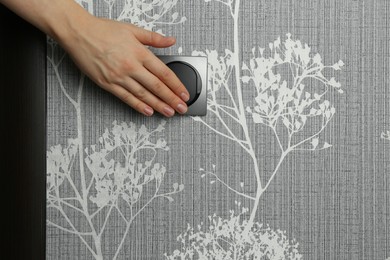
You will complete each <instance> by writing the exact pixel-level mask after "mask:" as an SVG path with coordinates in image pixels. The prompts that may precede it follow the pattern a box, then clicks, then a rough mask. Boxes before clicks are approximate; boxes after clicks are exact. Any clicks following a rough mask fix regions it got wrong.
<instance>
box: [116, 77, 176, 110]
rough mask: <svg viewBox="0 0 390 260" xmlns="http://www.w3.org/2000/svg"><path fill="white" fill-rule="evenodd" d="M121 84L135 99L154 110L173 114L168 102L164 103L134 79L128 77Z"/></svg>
mask: <svg viewBox="0 0 390 260" xmlns="http://www.w3.org/2000/svg"><path fill="white" fill-rule="evenodd" d="M121 85H122V86H123V87H124V88H126V89H127V90H128V91H129V92H131V93H132V94H133V95H134V96H135V97H136V98H137V99H139V100H140V101H142V102H144V103H145V104H148V105H150V106H151V107H152V108H153V109H154V110H156V111H158V112H159V113H161V114H163V115H165V116H167V117H171V116H173V115H174V114H175V110H173V108H172V107H171V106H169V105H168V104H166V103H164V102H163V101H162V100H160V99H159V98H158V97H156V96H155V95H153V94H152V93H151V92H150V91H149V90H148V89H146V88H145V87H143V86H141V85H140V83H138V82H137V81H136V80H134V79H132V78H130V77H128V78H127V79H126V80H125V81H123V82H122V83H121Z"/></svg>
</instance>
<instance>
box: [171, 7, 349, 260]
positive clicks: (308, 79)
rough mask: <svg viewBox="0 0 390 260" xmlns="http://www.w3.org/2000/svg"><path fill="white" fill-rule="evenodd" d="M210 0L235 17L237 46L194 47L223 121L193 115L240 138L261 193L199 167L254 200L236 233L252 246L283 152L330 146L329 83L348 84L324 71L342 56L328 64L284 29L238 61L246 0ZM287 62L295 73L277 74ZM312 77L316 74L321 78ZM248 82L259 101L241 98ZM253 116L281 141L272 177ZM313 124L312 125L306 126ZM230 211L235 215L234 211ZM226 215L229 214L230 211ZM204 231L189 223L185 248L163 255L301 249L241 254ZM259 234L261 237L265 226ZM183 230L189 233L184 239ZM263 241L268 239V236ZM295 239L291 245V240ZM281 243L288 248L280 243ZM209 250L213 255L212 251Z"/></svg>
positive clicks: (334, 86) (211, 104) (211, 107)
mask: <svg viewBox="0 0 390 260" xmlns="http://www.w3.org/2000/svg"><path fill="white" fill-rule="evenodd" d="M205 1H206V2H219V3H220V4H223V5H225V6H227V8H228V10H229V12H230V14H231V17H232V19H233V24H234V28H233V35H234V38H233V41H234V42H233V46H234V47H233V50H228V49H226V50H225V52H224V55H220V54H219V52H218V51H217V50H205V51H194V52H193V55H201V56H207V57H208V62H209V86H210V88H209V93H208V111H209V112H211V115H212V116H213V120H214V121H217V122H218V126H219V127H218V128H217V127H214V126H212V125H211V124H210V123H208V122H207V121H206V120H205V119H203V118H200V117H194V118H193V119H194V120H195V121H198V122H200V123H202V124H204V125H205V126H206V127H208V128H209V129H210V130H211V131H213V132H215V133H216V134H218V135H220V136H222V137H224V138H227V139H229V140H231V141H233V142H235V143H236V144H238V145H239V146H240V147H241V148H242V149H243V151H245V152H246V153H247V154H248V155H249V157H250V158H251V162H252V164H253V169H254V172H253V174H254V177H255V179H256V185H257V190H256V193H255V194H254V195H252V194H247V193H245V192H244V191H243V189H242V187H244V183H243V182H242V183H240V188H237V187H233V186H230V185H229V184H228V183H227V182H225V181H224V180H223V179H224V178H223V176H220V175H218V173H216V171H215V168H216V167H215V165H213V169H212V170H204V169H203V168H202V169H200V171H201V173H202V177H205V176H209V177H211V178H213V179H214V180H212V181H211V183H214V182H217V183H220V184H221V185H223V186H225V187H226V188H227V189H228V190H230V191H231V192H233V193H235V194H237V195H238V196H240V197H242V198H244V199H248V200H251V201H252V202H253V207H252V209H251V210H250V211H249V219H248V220H247V221H243V222H241V227H243V230H242V232H239V233H235V234H239V236H240V239H244V237H246V238H245V239H246V241H250V242H251V243H252V245H253V247H256V243H257V242H256V240H253V239H250V237H251V236H252V234H253V233H256V232H257V233H258V232H260V233H261V231H259V229H258V227H259V226H261V224H259V223H257V222H255V218H256V213H257V210H258V208H259V203H260V198H261V196H262V194H264V192H265V191H266V190H267V189H268V187H269V186H270V184H271V183H272V180H273V179H274V178H275V176H276V175H277V173H278V172H279V171H280V166H281V165H282V163H283V161H284V160H285V158H286V157H287V156H288V155H289V154H290V153H292V152H294V151H319V150H323V149H327V148H329V147H331V145H330V144H328V143H327V142H324V141H320V135H321V133H322V132H323V131H324V129H325V128H326V127H327V125H328V123H329V122H330V121H331V119H332V117H333V115H334V114H335V108H334V107H333V106H332V105H331V103H330V101H328V100H326V94H327V93H328V92H330V91H331V90H336V91H338V92H339V93H343V91H342V90H341V88H340V87H341V84H340V83H339V82H337V81H336V80H335V78H330V79H328V78H327V77H325V76H324V75H323V71H324V69H333V70H340V69H341V67H342V66H343V65H344V63H343V62H342V61H341V60H340V61H338V62H337V63H336V64H334V65H331V66H326V65H324V64H323V63H322V59H321V56H320V54H318V53H317V54H315V55H313V54H312V53H311V48H310V47H309V46H308V45H307V44H303V43H302V42H301V41H299V40H294V39H293V38H292V36H291V34H287V35H286V39H284V40H282V39H280V38H278V39H277V40H275V41H274V42H272V43H270V44H269V46H268V48H260V47H254V48H253V49H252V57H251V58H250V60H249V61H248V62H245V61H241V60H240V52H241V49H240V44H239V35H240V34H239V31H238V28H239V27H238V23H239V14H240V6H241V0H205ZM283 68H284V69H285V70H286V69H287V70H289V71H290V73H289V74H290V75H291V76H290V77H291V78H292V79H290V80H289V79H288V78H285V79H284V78H282V74H279V73H278V70H281V69H283ZM285 74H286V73H285ZM284 76H286V75H284ZM287 76H288V75H287ZM231 82H234V84H232V86H234V88H233V87H232V86H231ZM312 82H317V83H318V85H320V86H317V85H315V84H313V83H312ZM243 87H246V88H250V89H252V90H253V93H254V96H255V100H254V104H255V105H254V106H249V105H245V104H244V101H245V100H248V99H249V98H247V97H244V94H243ZM222 95H224V96H223V97H227V100H228V101H227V102H224V103H223V104H222V103H221V99H220V98H219V97H222ZM252 96H253V95H252ZM223 100H226V98H225V99H223ZM230 122H233V124H232V123H230ZM250 123H253V124H255V125H256V126H258V127H263V128H264V127H265V128H269V129H271V131H272V133H273V138H275V141H276V142H277V144H278V147H279V152H280V155H279V159H278V162H277V163H276V166H275V168H274V170H273V172H272V173H270V174H268V175H269V176H270V177H269V178H268V179H264V176H263V175H266V174H263V173H262V172H261V171H260V167H259V161H258V157H257V154H256V153H255V145H256V143H254V142H253V141H252V138H251V136H250V134H249V127H248V125H249V124H250ZM308 125H309V126H310V127H305V126H308ZM313 126H317V127H316V128H315V127H313ZM237 129H239V131H237ZM313 129H314V130H313ZM308 130H312V131H308ZM268 175H266V176H268ZM212 218H213V217H212ZM231 219H233V217H232V216H231V218H230V220H231ZM225 221H229V219H228V220H225ZM222 228H228V225H224V226H222ZM202 232H203V233H202ZM203 235H204V236H206V237H209V236H213V232H212V230H207V231H201V230H199V231H198V233H196V232H195V231H194V230H193V229H189V230H187V232H186V233H184V234H183V235H181V236H179V238H178V239H179V241H180V242H181V243H182V245H183V247H182V249H181V250H180V251H175V252H174V253H173V254H172V255H171V256H169V255H167V256H166V257H167V258H168V259H193V258H195V259H198V257H199V258H201V257H200V256H203V255H204V254H205V253H204V252H205V251H208V253H207V254H208V256H212V255H213V254H215V255H219V252H220V250H222V249H221V248H223V251H226V248H229V250H230V251H229V250H228V251H229V252H230V253H226V255H225V256H224V257H223V258H216V259H300V257H301V256H300V255H299V254H295V256H294V257H293V258H291V256H289V255H287V254H285V255H284V257H280V258H277V257H276V258H275V257H271V258H269V257H270V255H268V256H263V255H262V253H261V252H260V251H256V250H252V251H248V252H251V253H250V254H249V255H245V257H244V255H241V256H240V257H238V258H237V254H236V253H233V251H231V250H233V249H234V247H232V246H230V245H229V244H226V243H225V242H221V241H214V240H213V241H214V242H215V243H214V242H213V243H214V244H213V246H210V244H208V243H209V242H210V241H208V243H204V241H203V242H200V241H199V239H198V238H197V237H198V236H203ZM259 237H261V235H260V234H259ZM183 238H186V239H187V240H185V239H184V240H183ZM245 239H244V240H245ZM210 243H211V242H210ZM264 243H266V242H265V241H264ZM291 246H292V247H294V244H293V245H291ZM218 248H219V249H218ZM294 248H295V247H294ZM279 249H280V250H282V252H283V251H284V249H283V248H282V247H280V248H279ZM211 251H212V252H211ZM267 257H268V258H267ZM206 258H207V259H214V258H213V257H211V258H210V257H206Z"/></svg>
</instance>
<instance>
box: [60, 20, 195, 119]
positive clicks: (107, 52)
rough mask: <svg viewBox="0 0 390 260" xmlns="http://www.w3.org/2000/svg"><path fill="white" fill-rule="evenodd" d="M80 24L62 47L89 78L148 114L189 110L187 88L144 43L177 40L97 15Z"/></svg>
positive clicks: (168, 43)
mask: <svg viewBox="0 0 390 260" xmlns="http://www.w3.org/2000/svg"><path fill="white" fill-rule="evenodd" d="M81 27H82V28H80V27H79V28H77V30H78V33H72V34H70V39H66V40H65V42H64V43H65V44H63V46H64V47H65V49H66V50H67V52H68V53H69V54H70V55H71V57H72V58H73V60H74V61H75V63H76V64H77V65H78V67H79V68H80V69H81V70H82V71H83V72H84V73H85V74H86V75H87V76H88V77H89V78H90V79H92V80H93V81H94V82H96V83H97V84H98V85H99V86H101V87H102V88H103V89H105V90H107V91H109V92H111V93H112V94H114V95H115V96H117V97H118V98H120V99H121V100H122V101H123V102H125V103H127V104H128V105H129V106H131V107H133V108H134V109H136V110H137V111H139V112H141V113H143V114H145V115H148V116H150V115H152V114H153V110H156V111H158V112H160V113H162V114H163V115H165V116H173V115H174V113H175V110H176V111H177V112H179V113H185V112H186V111H187V105H186V104H185V102H184V101H187V100H188V99H189V94H188V91H187V90H186V88H185V87H184V85H183V84H182V83H181V82H180V80H179V79H178V78H177V77H176V75H175V74H174V73H173V72H172V71H171V70H170V69H169V68H168V67H167V66H166V65H165V64H164V63H163V62H162V61H161V60H160V59H159V58H157V57H156V56H155V55H154V54H153V53H152V52H151V51H150V50H149V49H148V48H147V47H145V46H144V44H145V45H149V46H153V47H159V48H163V47H169V46H171V45H173V44H174V43H175V39H174V38H171V37H164V36H162V35H160V34H157V33H154V32H151V31H147V30H144V29H141V28H138V27H136V26H134V25H131V24H125V23H120V22H116V21H112V20H107V19H101V18H96V17H90V18H89V20H88V21H87V22H85V23H83V24H82V25H81Z"/></svg>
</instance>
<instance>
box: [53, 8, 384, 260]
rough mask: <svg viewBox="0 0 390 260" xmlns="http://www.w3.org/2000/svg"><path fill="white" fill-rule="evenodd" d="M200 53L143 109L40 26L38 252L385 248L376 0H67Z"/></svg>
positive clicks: (113, 255)
mask: <svg viewBox="0 0 390 260" xmlns="http://www.w3.org/2000/svg"><path fill="white" fill-rule="evenodd" d="M78 1H79V2H80V4H82V5H83V6H84V7H85V8H86V9H88V10H89V12H91V13H93V14H95V15H97V16H102V17H108V18H111V19H116V20H121V21H124V22H131V23H134V24H137V25H139V26H142V27H144V28H147V29H149V30H154V31H159V32H162V33H164V34H167V35H174V36H176V37H177V44H176V45H175V46H174V47H171V48H169V49H153V51H154V52H155V53H156V54H172V55H173V54H175V55H201V56H207V57H208V61H209V70H208V73H209V91H208V115H207V116H206V117H183V116H176V117H174V118H171V119H166V118H163V117H162V116H159V115H156V116H154V117H152V118H146V117H143V116H141V115H139V114H138V113H136V112H135V111H133V110H132V109H131V108H129V107H127V106H126V105H124V104H122V103H121V102H120V101H119V100H117V99H116V98H115V97H113V96H111V95H110V94H108V93H106V92H104V91H102V90H100V89H99V88H98V87H96V86H95V85H94V84H93V83H92V82H91V81H89V80H88V79H87V78H85V76H83V75H82V74H81V73H80V72H79V71H78V70H77V69H76V68H75V67H74V65H73V64H72V62H71V61H70V59H69V58H68V57H67V56H66V55H65V54H64V52H63V51H62V50H61V49H60V48H59V47H58V45H57V44H56V43H55V42H53V41H51V40H48V75H47V77H48V92H49V93H48V114H47V117H48V126H47V127H48V136H47V138H48V148H47V149H48V152H47V168H48V173H47V189H48V190H47V208H48V214H47V259H113V260H115V259H217V260H222V259H224V260H229V259H232V260H233V259H381V260H382V259H386V258H390V192H389V191H390V188H389V187H390V153H389V151H390V132H389V130H390V101H389V98H390V87H389V86H390V83H389V81H390V67H389V64H390V44H389V41H390V1H387V0H371V1H369V0H366V1H362V0H360V1H359V0H326V1H319V0H317V1H315V0H314V1H313V0H307V1H306V0H296V1H283V0H272V1H271V0H267V1H263V0H261V1H256V0H245V1H244V0H241V1H240V0H154V1H151V0H132V1H128V0H126V1H125V0H104V1H102V0H99V1H92V0H78Z"/></svg>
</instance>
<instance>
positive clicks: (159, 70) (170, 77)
mask: <svg viewBox="0 0 390 260" xmlns="http://www.w3.org/2000/svg"><path fill="white" fill-rule="evenodd" d="M152 55H153V54H152ZM153 56H154V55H153ZM143 65H144V67H145V68H146V69H147V70H149V71H150V72H151V73H152V74H154V75H155V76H156V77H158V78H159V79H160V80H161V81H162V82H163V83H164V84H165V85H166V86H167V87H168V88H170V89H171V90H172V91H173V93H175V94H176V95H177V96H179V97H180V98H181V99H182V100H183V101H184V102H187V101H188V100H189V99H190V94H189V92H188V90H187V89H186V87H185V86H184V85H183V83H182V82H181V81H180V80H179V78H178V77H177V76H176V74H175V73H174V72H173V71H172V70H171V69H170V68H168V66H167V65H165V64H164V62H162V61H161V60H160V59H159V58H157V57H156V56H154V58H150V59H148V60H146V61H144V63H143Z"/></svg>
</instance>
